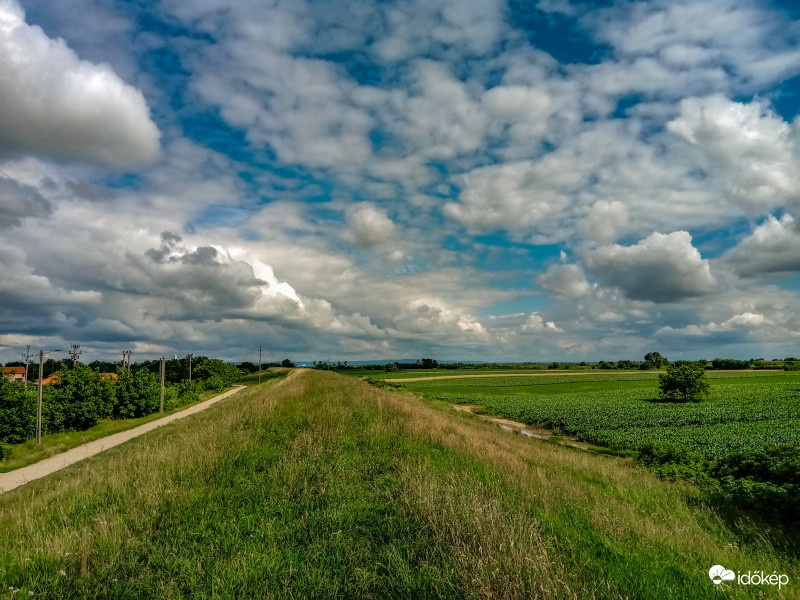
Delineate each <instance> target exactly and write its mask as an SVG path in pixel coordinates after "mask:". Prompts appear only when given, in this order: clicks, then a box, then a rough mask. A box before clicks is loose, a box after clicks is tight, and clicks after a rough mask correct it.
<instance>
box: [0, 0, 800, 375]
mask: <svg viewBox="0 0 800 600" xmlns="http://www.w3.org/2000/svg"><path fill="white" fill-rule="evenodd" d="M269 4H270V6H267V3H234V4H231V3H228V2H222V1H221V0H181V1H177V0H162V1H156V2H137V1H127V2H125V1H111V0H64V1H62V2H58V3H52V2H45V1H44V0H0V54H2V55H3V56H4V57H8V58H5V59H4V61H3V64H0V241H1V242H2V248H3V251H2V254H0V360H2V361H10V360H15V359H17V356H18V355H19V354H20V353H21V352H23V351H24V349H25V345H26V344H31V345H32V346H33V347H34V348H39V347H45V348H49V347H68V345H69V344H71V343H78V344H80V345H81V347H82V348H83V349H84V352H85V354H84V356H85V357H86V358H87V360H92V359H94V358H114V357H117V356H119V355H120V354H121V351H122V350H125V349H132V350H133V351H134V353H135V356H136V357H138V358H140V359H142V358H150V357H154V356H160V355H165V354H166V355H172V354H175V353H177V354H183V353H187V352H193V353H195V354H209V355H214V356H220V357H224V358H227V359H231V360H245V359H253V357H254V356H255V354H254V352H255V349H257V348H258V346H259V345H261V346H263V347H264V348H265V350H266V356H267V357H268V358H269V359H281V358H283V357H285V356H290V357H291V358H293V359H296V360H301V361H302V360H323V359H324V360H369V359H384V358H393V357H410V356H422V355H425V356H429V355H432V356H436V357H437V358H440V359H443V360H447V359H453V360H458V359H464V360H534V361H551V360H576V361H577V360H601V359H602V360H618V359H622V358H630V359H641V357H642V356H643V355H644V354H645V353H646V352H649V351H654V350H655V351H659V352H661V353H662V354H664V355H665V356H668V357H669V358H699V357H706V358H713V357H715V356H731V357H738V358H749V357H761V356H763V357H766V358H773V357H783V356H789V355H797V354H798V352H800V348H798V345H799V344H798V342H799V341H800V316H798V314H797V310H796V307H797V306H800V302H798V300H800V298H798V283H797V282H798V271H800V224H799V223H800V221H799V220H798V219H800V215H798V212H800V211H798V205H800V120H797V116H798V113H799V112H800V50H799V49H798V48H799V47H800V44H798V41H799V40H800V11H798V10H797V9H796V7H794V6H793V4H792V3H790V2H786V1H783V0H780V1H779V0H775V1H772V2H768V1H748V0H745V1H742V0H702V1H701V0H660V1H653V0H647V1H635V2H633V1H616V2H615V1H611V0H608V1H602V2H601V1H597V2H585V1H582V2H578V1H572V2H570V1H569V0H539V1H538V2H537V1H530V2H528V1H525V2H522V1H511V2H507V1H501V0H480V1H478V0H472V1H470V0H460V1H456V0H424V1H423V0H410V1H404V2H387V1H377V0H348V1H344V0H342V1H336V0H334V1H324V2H323V1H319V0H284V1H281V0H277V1H276V2H272V3H269Z"/></svg>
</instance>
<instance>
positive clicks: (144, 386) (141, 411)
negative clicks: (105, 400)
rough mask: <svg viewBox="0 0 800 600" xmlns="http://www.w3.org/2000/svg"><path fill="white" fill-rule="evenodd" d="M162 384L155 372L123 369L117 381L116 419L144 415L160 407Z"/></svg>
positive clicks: (114, 415)
mask: <svg viewBox="0 0 800 600" xmlns="http://www.w3.org/2000/svg"><path fill="white" fill-rule="evenodd" d="M160 399H161V386H160V384H159V382H158V378H157V377H156V375H155V374H153V373H150V372H148V371H137V372H135V373H133V372H131V371H127V370H123V371H121V372H120V373H119V379H118V380H117V383H116V403H115V404H114V411H113V417H114V418H115V419H135V418H138V417H144V416H146V415H149V414H151V413H154V412H156V411H157V410H158V409H159V402H160Z"/></svg>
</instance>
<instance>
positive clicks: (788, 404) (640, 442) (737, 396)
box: [398, 372, 800, 459]
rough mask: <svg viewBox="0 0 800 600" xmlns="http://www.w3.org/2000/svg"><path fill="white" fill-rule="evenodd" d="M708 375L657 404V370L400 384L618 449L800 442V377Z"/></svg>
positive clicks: (728, 448) (724, 450)
mask: <svg viewBox="0 0 800 600" xmlns="http://www.w3.org/2000/svg"><path fill="white" fill-rule="evenodd" d="M399 377H400V376H398V378H399ZM709 380H710V383H711V386H712V393H711V397H710V398H709V399H708V400H707V401H705V402H701V403H687V404H673V403H664V402H659V401H658V393H657V386H658V378H657V374H655V373H615V374H604V373H603V374H601V373H589V374H586V375H563V376H559V375H555V376H531V377H507V376H503V375H498V376H497V377H493V378H473V379H439V380H431V381H418V382H411V383H403V384H400V385H402V387H404V388H407V389H411V390H414V391H417V392H420V393H422V394H424V395H425V396H428V397H432V398H437V399H440V400H444V401H447V402H451V403H454V404H475V405H480V406H482V407H484V408H485V410H486V411H487V412H488V413H491V414H497V415H502V416H504V417H508V418H510V419H514V420H516V421H522V422H525V423H528V424H531V425H536V426H539V427H545V428H547V429H552V430H553V431H554V432H556V433H564V434H571V435H575V436H576V437H578V439H579V440H581V441H585V442H588V443H592V444H597V445H601V446H606V447H609V448H613V449H618V450H631V451H637V450H638V449H639V448H641V447H642V446H644V445H645V444H652V443H660V444H663V445H665V446H670V447H677V448H684V449H687V450H689V451H692V452H697V453H699V454H702V455H703V456H705V457H707V458H709V459H719V458H723V457H725V456H729V455H730V454H732V453H735V452H752V451H758V450H761V449H763V448H766V447H769V446H778V445H794V446H800V375H798V374H793V373H785V372H752V373H750V372H739V373H722V372H720V373H713V372H712V373H710V374H709Z"/></svg>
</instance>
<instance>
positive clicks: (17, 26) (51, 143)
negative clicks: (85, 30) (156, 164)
mask: <svg viewBox="0 0 800 600" xmlns="http://www.w3.org/2000/svg"><path fill="white" fill-rule="evenodd" d="M0 57H2V59H1V60H0V156H2V155H7V156H12V157H15V156H21V155H27V154H35V155H44V156H49V157H52V158H56V159H58V160H69V161H72V160H77V161H96V162H102V163H105V164H109V165H111V166H113V167H117V168H123V167H132V166H139V165H142V164H145V163H148V162H150V161H152V160H153V159H154V158H155V157H156V156H157V154H158V151H159V139H160V133H159V131H158V128H157V127H156V125H155V124H154V123H153V121H152V120H151V119H150V111H149V109H148V107H147V103H146V102H145V99H144V96H143V95H142V93H141V92H140V91H139V90H137V89H135V88H133V87H131V86H130V85H127V84H126V83H125V82H124V81H122V80H121V79H120V78H119V77H118V76H117V75H116V73H115V72H114V71H113V70H112V69H111V67H109V66H108V65H103V64H101V65H98V64H93V63H89V62H86V61H83V60H81V59H80V58H79V57H78V56H77V55H76V54H75V52H73V51H72V50H71V49H70V48H69V47H68V46H67V44H66V43H65V42H64V40H61V39H57V40H54V39H51V38H49V37H47V35H46V34H45V33H44V31H43V30H42V29H41V28H40V27H36V26H30V25H28V24H27V23H26V22H25V13H24V12H23V10H22V9H21V8H20V7H19V5H18V4H17V3H16V2H14V1H12V0H2V1H0Z"/></svg>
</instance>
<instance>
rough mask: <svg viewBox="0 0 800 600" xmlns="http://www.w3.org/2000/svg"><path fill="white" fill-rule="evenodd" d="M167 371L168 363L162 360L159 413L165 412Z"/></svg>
mask: <svg viewBox="0 0 800 600" xmlns="http://www.w3.org/2000/svg"><path fill="white" fill-rule="evenodd" d="M166 370H167V361H166V359H165V358H163V357H162V358H161V409H160V410H159V412H162V413H163V412H164V371H166Z"/></svg>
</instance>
